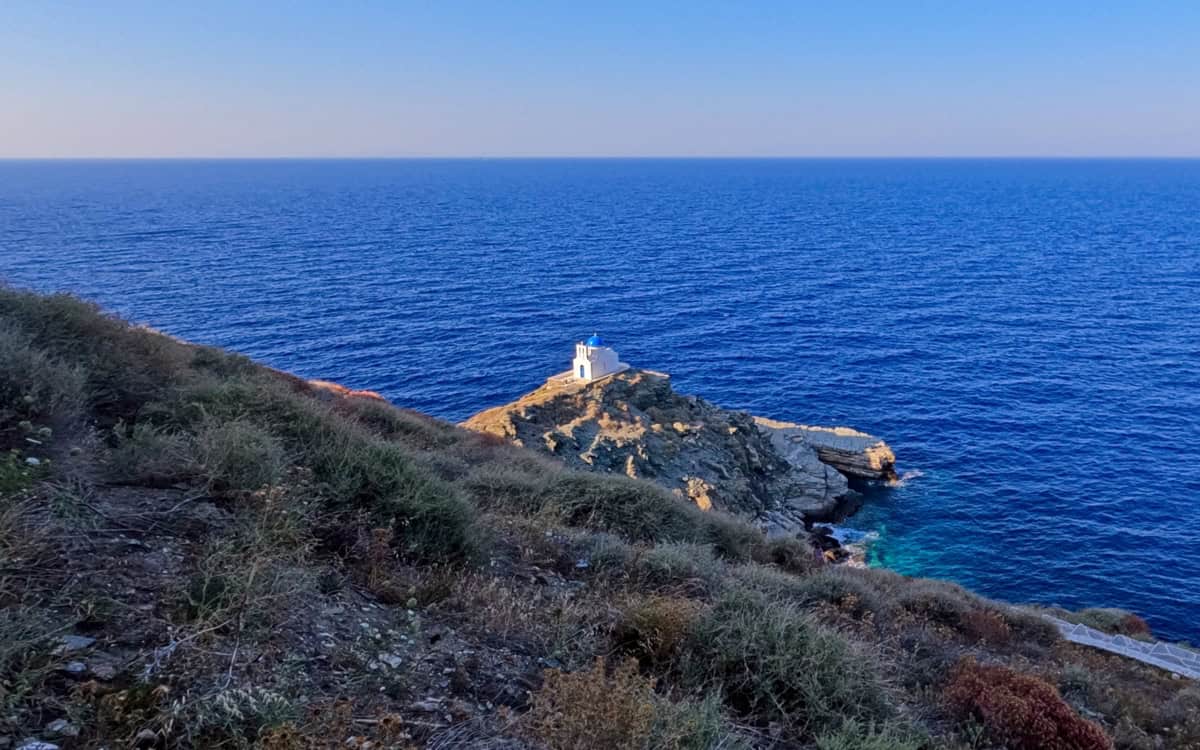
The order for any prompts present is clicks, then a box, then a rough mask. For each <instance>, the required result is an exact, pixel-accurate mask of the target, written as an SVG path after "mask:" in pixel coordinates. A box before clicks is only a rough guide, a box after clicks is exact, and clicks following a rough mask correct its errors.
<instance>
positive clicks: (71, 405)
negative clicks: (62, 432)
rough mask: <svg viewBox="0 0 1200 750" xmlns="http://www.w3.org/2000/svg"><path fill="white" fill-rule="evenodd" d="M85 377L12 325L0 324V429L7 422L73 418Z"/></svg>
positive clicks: (81, 400) (79, 405)
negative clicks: (36, 344)
mask: <svg viewBox="0 0 1200 750" xmlns="http://www.w3.org/2000/svg"><path fill="white" fill-rule="evenodd" d="M84 384H85V376H84V372H83V370H82V369H80V368H79V367H78V366H77V365H73V364H68V363H66V362H64V361H62V360H60V359H57V358H55V357H52V356H50V355H48V354H46V353H45V352H43V351H42V350H40V349H38V348H36V347H35V346H34V344H33V341H32V339H30V337H29V336H28V335H26V334H25V333H23V332H21V331H18V330H17V329H16V328H15V327H14V326H12V325H11V324H3V323H0V427H3V426H5V423H6V422H13V423H15V422H17V421H20V420H41V419H48V418H51V417H70V418H75V417H77V416H78V415H79V411H80V410H81V409H82V408H83V406H84V403H85V401H86V399H85V396H84V392H85V387H84Z"/></svg>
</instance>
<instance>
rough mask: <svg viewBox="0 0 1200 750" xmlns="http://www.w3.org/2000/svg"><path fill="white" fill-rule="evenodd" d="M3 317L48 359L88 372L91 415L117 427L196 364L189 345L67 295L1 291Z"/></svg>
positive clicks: (172, 385)
mask: <svg viewBox="0 0 1200 750" xmlns="http://www.w3.org/2000/svg"><path fill="white" fill-rule="evenodd" d="M0 317H3V318H7V319H9V320H10V321H12V322H13V323H14V324H15V325H17V326H19V327H21V328H23V329H24V331H25V332H26V333H27V334H29V336H31V337H32V339H33V340H35V341H37V343H38V346H39V347H41V348H42V349H43V350H44V351H45V353H46V354H47V355H48V356H51V357H54V358H57V359H59V360H61V361H63V362H67V363H71V364H75V365H79V366H81V367H82V368H83V369H84V370H86V372H87V389H88V392H89V395H90V397H91V398H90V400H91V404H92V406H93V409H94V410H95V411H96V412H97V413H98V414H99V415H101V416H102V417H104V418H105V419H111V420H112V421H114V422H115V421H117V420H119V419H125V420H132V419H134V418H135V417H136V416H137V413H138V410H139V409H140V408H141V406H142V405H144V404H146V403H148V402H152V401H158V400H161V397H162V395H164V394H165V393H167V392H169V391H170V390H171V389H172V388H173V387H174V386H175V385H176V384H177V383H178V382H179V378H180V376H182V375H184V374H185V373H186V372H187V369H188V365H189V364H190V362H191V359H192V350H191V347H190V346H189V345H187V344H183V343H181V342H179V341H176V340H174V339H172V338H169V337H167V336H163V335H162V334H159V333H155V332H153V331H150V330H147V329H144V328H135V327H133V326H130V325H129V324H128V323H126V322H125V321H123V320H120V319H119V318H116V317H114V316H110V315H106V314H104V313H103V312H101V311H100V309H99V308H98V307H97V306H96V305H94V304H92V303H88V302H83V301H81V300H79V299H76V298H75V297H72V296H70V295H67V294H55V295H50V296H46V297H43V296H40V295H37V294H34V293H32V292H21V291H16V290H13V289H7V288H0Z"/></svg>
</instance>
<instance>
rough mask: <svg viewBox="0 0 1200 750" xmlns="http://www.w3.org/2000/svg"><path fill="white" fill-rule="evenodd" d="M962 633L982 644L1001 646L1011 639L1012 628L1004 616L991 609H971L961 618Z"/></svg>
mask: <svg viewBox="0 0 1200 750" xmlns="http://www.w3.org/2000/svg"><path fill="white" fill-rule="evenodd" d="M962 629H963V633H964V634H966V635H967V636H968V637H969V638H972V639H974V640H977V641H981V642H983V643H990V644H1001V643H1008V641H1009V640H1010V639H1012V628H1010V627H1009V625H1008V621H1007V620H1005V618H1004V616H1003V615H1002V614H1000V613H999V612H997V611H996V610H993V609H971V610H968V611H967V612H966V613H964V614H963V616H962Z"/></svg>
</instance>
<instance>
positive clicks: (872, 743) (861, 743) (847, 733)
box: [817, 720, 928, 750]
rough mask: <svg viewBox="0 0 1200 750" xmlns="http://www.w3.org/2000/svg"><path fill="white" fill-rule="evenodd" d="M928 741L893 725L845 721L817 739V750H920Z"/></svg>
mask: <svg viewBox="0 0 1200 750" xmlns="http://www.w3.org/2000/svg"><path fill="white" fill-rule="evenodd" d="M927 743H928V740H927V739H926V738H924V737H921V736H918V735H915V734H914V733H913V732H911V731H909V730H907V729H905V728H903V727H898V726H896V725H894V724H890V723H886V722H885V723H883V724H878V725H877V724H874V723H871V722H860V721H853V720H851V721H847V722H846V723H845V724H843V725H842V727H841V728H840V729H838V730H837V731H836V732H830V733H826V734H822V735H820V736H819V737H817V750H921V748H924V747H926V746H927Z"/></svg>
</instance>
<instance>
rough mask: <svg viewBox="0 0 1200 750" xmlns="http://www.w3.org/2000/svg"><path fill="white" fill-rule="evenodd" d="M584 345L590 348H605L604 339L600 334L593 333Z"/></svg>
mask: <svg viewBox="0 0 1200 750" xmlns="http://www.w3.org/2000/svg"><path fill="white" fill-rule="evenodd" d="M584 343H585V344H587V345H588V346H604V339H602V338H600V334H598V333H593V334H592V335H591V336H589V337H588V340H587V341H585V342H584Z"/></svg>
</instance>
